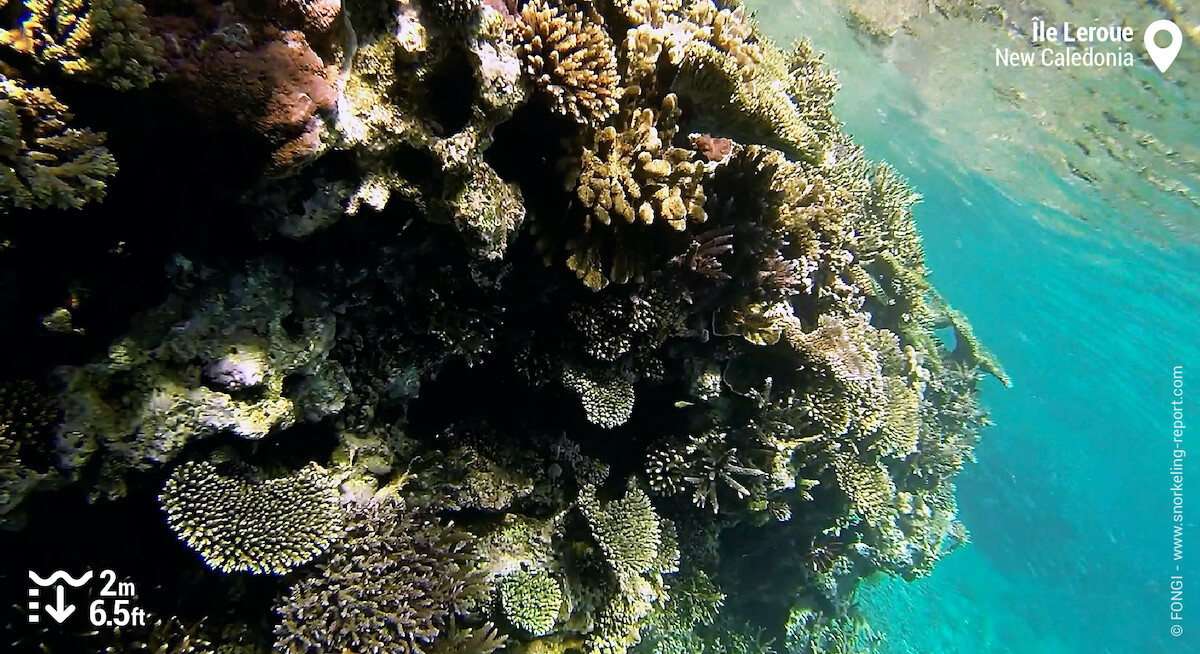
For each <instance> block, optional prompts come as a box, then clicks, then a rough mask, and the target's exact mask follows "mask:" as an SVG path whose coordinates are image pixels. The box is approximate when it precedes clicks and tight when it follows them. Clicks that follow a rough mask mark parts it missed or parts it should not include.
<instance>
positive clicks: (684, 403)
mask: <svg viewBox="0 0 1200 654" xmlns="http://www.w3.org/2000/svg"><path fill="white" fill-rule="evenodd" d="M690 406H695V405H694V404H692V403H691V402H688V401H687V400H679V401H678V402H676V403H675V408H676V409H686V408H688V407H690Z"/></svg>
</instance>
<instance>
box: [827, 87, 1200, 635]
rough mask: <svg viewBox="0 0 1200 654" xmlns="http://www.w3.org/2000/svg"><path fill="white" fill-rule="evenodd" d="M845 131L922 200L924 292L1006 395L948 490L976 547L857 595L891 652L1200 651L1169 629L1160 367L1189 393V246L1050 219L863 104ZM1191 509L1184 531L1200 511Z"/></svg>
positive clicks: (1193, 258)
mask: <svg viewBox="0 0 1200 654" xmlns="http://www.w3.org/2000/svg"><path fill="white" fill-rule="evenodd" d="M845 83H846V84H847V85H853V83H854V82H853V80H846V81H845ZM848 90H849V92H851V93H853V90H852V89H848ZM844 113H845V112H844ZM863 116H873V117H874V119H873V120H871V121H869V122H866V121H864V122H863V124H855V122H854V119H855V118H856V117H858V118H859V119H860V120H861V118H862V117H863ZM848 128H849V131H850V132H851V133H853V134H854V135H855V136H856V137H857V138H858V139H859V140H860V141H861V142H863V143H864V144H865V146H866V148H867V151H868V153H869V154H870V155H871V156H872V157H875V158H883V159H887V160H888V161H890V162H892V163H893V164H894V165H895V166H896V167H897V168H898V169H899V170H900V171H901V172H903V173H904V174H905V175H907V176H908V177H909V178H910V180H911V181H912V182H913V184H914V186H915V187H916V188H917V189H919V190H920V191H921V192H922V193H923V194H924V195H925V198H926V199H925V201H924V202H923V203H922V204H921V205H920V206H919V207H918V209H917V211H916V214H915V216H916V220H917V223H918V225H919V226H920V228H921V230H922V233H923V235H924V238H925V244H926V252H927V256H928V263H929V266H930V268H931V269H932V271H933V275H932V279H933V281H934V283H935V284H936V285H937V286H938V288H939V289H941V290H942V292H943V293H944V294H945V295H946V296H947V297H948V298H949V299H950V301H951V302H952V303H953V304H955V305H956V306H959V307H960V308H961V309H963V310H964V311H965V312H966V313H967V314H968V315H970V316H971V318H972V321H973V323H974V324H975V326H976V330H977V332H978V333H979V335H980V336H981V338H983V339H984V341H985V342H986V343H987V344H988V345H989V346H990V347H991V348H992V349H993V350H994V351H995V352H996V354H997V355H998V356H999V357H1000V358H1001V360H1002V361H1003V362H1004V365H1005V366H1006V368H1007V369H1008V372H1009V373H1010V374H1011V375H1012V378H1013V382H1014V387H1013V388H1011V389H1004V388H1001V387H1000V386H999V385H998V384H995V383H994V382H993V383H991V385H990V386H988V387H987V388H986V389H985V398H984V399H985V403H986V404H987V406H988V407H989V408H990V410H991V413H992V417H993V419H994V420H995V422H996V426H995V427H993V428H991V429H990V430H988V431H987V432H986V433H985V440H984V442H983V443H982V444H981V446H980V447H979V450H978V457H979V464H978V465H976V466H973V467H970V468H969V469H968V470H967V471H966V472H965V473H964V474H963V475H962V477H961V481H960V484H959V491H960V492H959V503H960V507H961V510H962V514H963V519H964V521H965V522H966V523H967V525H968V527H969V528H970V529H971V531H972V537H973V542H972V544H971V545H970V546H969V547H968V548H966V549H965V550H963V551H961V552H959V553H956V554H954V555H952V556H951V557H949V558H948V559H947V560H946V561H944V562H943V564H942V565H941V566H940V567H939V568H938V569H937V570H936V571H935V572H934V574H933V576H932V577H931V578H929V579H925V580H921V581H918V582H915V583H912V584H905V583H903V582H900V581H886V582H884V583H881V584H879V585H876V586H874V587H871V588H868V589H864V590H863V591H862V592H861V594H860V599H861V601H862V602H863V604H864V606H865V607H866V608H867V609H868V612H869V613H870V614H871V616H872V620H873V621H874V622H875V623H876V625H877V626H879V627H881V628H882V629H883V630H884V631H885V632H887V633H888V635H889V645H888V651H890V652H897V653H899V652H928V653H931V654H933V653H950V652H976V653H978V652H1020V653H1022V654H1031V653H1042V652H1045V653H1047V654H1050V653H1065V652H1072V653H1074V652H1089V653H1103V652H1111V653H1114V654H1117V653H1121V654H1123V653H1134V652H1166V651H1200V633H1198V631H1200V624H1197V622H1196V621H1193V620H1189V619H1188V618H1189V617H1190V616H1187V615H1186V614H1185V618H1184V620H1183V621H1182V623H1181V624H1182V625H1183V627H1184V633H1183V634H1182V635H1181V636H1180V637H1178V638H1175V637H1172V636H1171V635H1169V633H1168V630H1169V628H1170V625H1171V624H1172V623H1171V622H1170V621H1169V619H1168V613H1169V597H1168V595H1169V590H1168V587H1167V585H1168V583H1169V582H1170V576H1171V575H1172V574H1181V575H1182V576H1184V578H1185V583H1191V580H1193V579H1200V577H1198V576H1197V573H1198V572H1200V566H1197V565H1196V562H1195V560H1194V559H1191V560H1188V559H1187V558H1185V560H1184V561H1183V563H1184V567H1183V568H1181V571H1180V572H1179V573H1175V572H1174V566H1175V565H1176V562H1174V561H1173V559H1172V552H1171V549H1172V542H1171V523H1170V512H1171V495H1170V491H1169V487H1170V483H1169V480H1168V468H1169V466H1170V463H1171V449H1172V447H1171V444H1170V440H1169V439H1170V429H1169V428H1170V426H1171V423H1170V417H1171V416H1170V408H1171V406H1170V400H1171V399H1172V397H1171V387H1170V384H1171V380H1172V366H1174V365H1183V366H1185V383H1187V384H1188V386H1186V387H1185V391H1188V392H1189V393H1191V394H1192V397H1195V396H1196V395H1195V394H1196V393H1200V388H1197V386H1196V385H1194V382H1192V381H1191V380H1192V379H1193V378H1194V377H1193V375H1195V374H1196V372H1195V371H1196V370H1197V368H1196V366H1198V365H1200V348H1198V341H1200V339H1197V328H1196V325H1197V322H1198V321H1200V280H1198V279H1197V277H1196V274H1195V273H1196V271H1200V251H1197V250H1195V249H1191V248H1188V247H1184V246H1176V247H1174V248H1173V249H1172V248H1166V247H1162V246H1156V245H1152V244H1151V243H1150V242H1149V241H1148V239H1142V238H1138V237H1136V236H1134V235H1133V234H1127V233H1119V232H1117V231H1116V230H1115V229H1114V228H1113V227H1112V226H1111V225H1112V223H1111V222H1108V221H1105V223H1104V225H1105V227H1103V228H1101V229H1098V230H1097V229H1092V228H1090V227H1086V226H1085V227H1084V228H1083V229H1082V230H1080V231H1079V232H1078V233H1076V234H1068V233H1064V231H1063V230H1060V229H1054V228H1052V227H1049V226H1046V225H1049V224H1056V221H1054V220H1044V218H1047V217H1053V216H1049V215H1048V214H1049V213H1051V212H1050V210H1048V209H1045V208H1043V207H1039V206H1038V205H1037V204H1036V203H1032V202H1022V201H1020V200H1017V199H1015V197H1014V195H1012V194H1011V192H1010V194H1006V193H1003V192H1001V190H1000V189H998V188H996V187H994V186H992V185H991V184H990V183H989V182H988V181H987V180H985V179H981V178H979V177H975V176H972V175H969V174H964V173H961V172H960V171H958V170H957V169H956V168H955V166H954V164H953V162H948V161H944V160H942V158H941V157H940V156H939V154H938V149H937V143H936V142H935V141H934V140H933V139H932V138H923V137H922V129H921V128H920V126H919V125H916V124H914V123H912V122H909V121H908V120H907V119H906V118H905V117H904V116H902V115H897V114H892V113H889V112H887V110H886V108H879V111H877V112H872V111H869V110H867V109H864V108H861V107H860V108H859V111H858V112H857V114H856V115H854V114H852V115H851V116H850V117H848ZM898 134H901V135H903V138H897V135H898ZM1001 163H1003V164H1004V165H1020V162H1001ZM1105 210H1108V211H1112V209H1106V208H1104V207H1097V211H1105ZM1039 217H1040V218H1043V220H1039ZM1125 217H1126V218H1133V216H1125ZM1179 218H1180V221H1181V222H1180V227H1181V228H1187V229H1194V228H1196V226H1197V224H1196V223H1197V216H1180V217H1179ZM1062 220H1069V219H1067V218H1062ZM1130 222H1131V223H1136V220H1131V221H1130ZM1190 388H1196V389H1197V390H1195V391H1191V390H1188V389H1190ZM1187 406H1189V407H1195V406H1196V403H1195V401H1194V400H1189V401H1188V404H1187ZM1191 411H1192V412H1193V415H1194V414H1195V409H1194V408H1193V409H1191ZM1194 421H1195V419H1194V418H1193V422H1194ZM1197 424H1200V423H1197ZM1193 469H1195V466H1194V465H1187V466H1186V467H1185V470H1187V471H1188V472H1190V471H1191V470H1193ZM1185 488H1186V486H1185ZM1188 508H1189V512H1188V513H1189V516H1188V517H1187V518H1186V530H1185V537H1189V536H1190V537H1191V538H1194V537H1195V536H1191V534H1193V533H1195V531H1194V525H1195V523H1196V517H1195V516H1196V515H1197V513H1196V512H1200V509H1190V507H1188ZM1195 551H1196V550H1195V548H1194V547H1187V548H1186V552H1187V553H1191V552H1195ZM1192 592H1194V591H1191V590H1190V587H1185V598H1187V597H1189V596H1190V595H1191V594H1192ZM1189 606H1190V603H1189V602H1185V609H1186V608H1187V607H1189ZM1195 610H1197V611H1200V609H1195ZM1191 625H1195V626H1194V627H1193V628H1192V629H1191V630H1188V627H1189V626H1191Z"/></svg>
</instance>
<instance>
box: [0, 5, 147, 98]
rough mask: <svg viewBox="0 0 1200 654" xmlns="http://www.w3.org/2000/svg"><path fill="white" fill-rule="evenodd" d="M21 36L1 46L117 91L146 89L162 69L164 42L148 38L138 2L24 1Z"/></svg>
mask: <svg viewBox="0 0 1200 654" xmlns="http://www.w3.org/2000/svg"><path fill="white" fill-rule="evenodd" d="M24 4H25V9H26V11H27V12H28V13H27V14H26V16H25V20H24V21H23V22H22V24H21V28H20V29H19V30H11V31H9V32H0V44H4V45H6V46H8V47H10V48H13V49H15V50H17V51H19V52H23V53H26V54H29V55H32V56H33V57H34V58H35V59H36V60H37V61H38V62H39V63H41V64H44V65H47V66H56V67H58V68H60V69H61V70H62V71H63V72H65V73H67V74H68V75H79V76H80V77H83V78H86V79H89V80H92V81H96V82H101V83H104V84H107V85H109V86H111V87H113V88H114V89H117V90H118V91H125V90H129V89H134V88H145V87H146V86H148V85H149V84H150V83H151V82H153V81H154V79H155V76H156V75H157V73H158V70H159V68H160V67H161V66H162V65H163V59H162V50H163V42H162V39H160V38H159V37H158V36H155V35H154V34H153V33H151V32H150V27H149V24H148V22H147V20H146V10H145V9H144V8H143V7H142V5H140V4H138V3H137V2H136V0H24Z"/></svg>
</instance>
